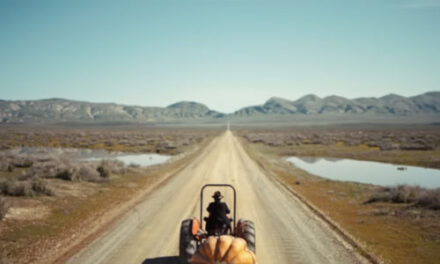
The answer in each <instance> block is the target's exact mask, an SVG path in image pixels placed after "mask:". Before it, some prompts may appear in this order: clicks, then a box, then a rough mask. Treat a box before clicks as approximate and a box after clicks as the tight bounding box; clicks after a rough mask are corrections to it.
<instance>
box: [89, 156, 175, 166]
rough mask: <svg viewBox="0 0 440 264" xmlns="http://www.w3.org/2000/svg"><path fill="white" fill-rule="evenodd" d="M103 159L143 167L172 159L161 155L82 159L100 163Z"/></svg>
mask: <svg viewBox="0 0 440 264" xmlns="http://www.w3.org/2000/svg"><path fill="white" fill-rule="evenodd" d="M103 159H115V160H119V161H122V162H123V163H124V164H125V165H130V164H134V165H139V166H142V167H147V166H152V165H156V164H160V163H164V162H166V161H167V160H169V159H170V157H169V156H165V155H159V154H129V155H126V154H121V155H113V156H110V157H102V156H101V157H90V158H86V159H82V160H84V161H100V160H103Z"/></svg>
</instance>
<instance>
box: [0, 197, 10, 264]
mask: <svg viewBox="0 0 440 264" xmlns="http://www.w3.org/2000/svg"><path fill="white" fill-rule="evenodd" d="M8 210H9V204H8V203H7V202H6V200H5V198H3V197H1V196H0V220H2V219H3V217H5V215H6V214H7V213H8ZM0 263H1V262H0Z"/></svg>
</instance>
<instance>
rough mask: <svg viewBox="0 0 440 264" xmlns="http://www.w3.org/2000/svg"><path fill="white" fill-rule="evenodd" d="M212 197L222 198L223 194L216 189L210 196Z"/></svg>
mask: <svg viewBox="0 0 440 264" xmlns="http://www.w3.org/2000/svg"><path fill="white" fill-rule="evenodd" d="M212 198H214V199H222V198H223V195H222V194H221V193H220V192H219V191H216V192H215V193H214V195H213V196H212Z"/></svg>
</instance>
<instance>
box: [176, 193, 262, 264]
mask: <svg viewBox="0 0 440 264" xmlns="http://www.w3.org/2000/svg"><path fill="white" fill-rule="evenodd" d="M208 187H227V188H231V189H232V191H233V194H234V202H233V218H232V219H230V220H231V224H233V225H231V226H226V225H222V224H220V225H214V227H212V226H211V227H210V228H207V225H208V221H209V219H208V217H205V218H203V211H204V210H203V193H204V190H205V189H206V188H208ZM236 217H237V192H236V190H235V188H234V186H232V185H230V184H206V185H204V186H203V187H202V189H201V191H200V218H199V219H197V218H191V219H186V220H183V221H182V224H181V226H180V243H179V257H180V260H181V262H182V263H183V264H213V263H225V264H232V263H234V264H256V263H257V262H256V256H255V253H256V247H255V246H256V244H255V242H256V241H255V225H254V223H253V222H252V221H249V220H243V219H240V220H238V221H236V219H237V218H236ZM202 220H204V221H205V222H206V224H205V229H203V226H202ZM207 229H209V232H207V231H206V230H207Z"/></svg>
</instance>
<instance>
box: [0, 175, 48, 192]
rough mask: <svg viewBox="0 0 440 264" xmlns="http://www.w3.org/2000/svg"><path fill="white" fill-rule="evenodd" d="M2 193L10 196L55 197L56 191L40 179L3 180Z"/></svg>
mask: <svg viewBox="0 0 440 264" xmlns="http://www.w3.org/2000/svg"><path fill="white" fill-rule="evenodd" d="M0 193H1V194H3V195H9V196H37V195H54V191H53V190H52V189H51V188H50V187H49V186H48V185H47V182H46V181H45V180H43V179H39V178H34V179H32V180H28V181H20V180H18V179H13V180H2V181H0Z"/></svg>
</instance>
